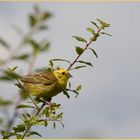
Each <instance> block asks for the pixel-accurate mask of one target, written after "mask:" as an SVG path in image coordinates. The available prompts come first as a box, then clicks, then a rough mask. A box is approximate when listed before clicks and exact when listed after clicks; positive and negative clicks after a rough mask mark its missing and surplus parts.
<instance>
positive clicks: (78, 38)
mask: <svg viewBox="0 0 140 140" xmlns="http://www.w3.org/2000/svg"><path fill="white" fill-rule="evenodd" d="M73 38H75V39H76V40H78V41H81V42H87V41H86V40H85V39H84V38H82V37H79V36H73Z"/></svg>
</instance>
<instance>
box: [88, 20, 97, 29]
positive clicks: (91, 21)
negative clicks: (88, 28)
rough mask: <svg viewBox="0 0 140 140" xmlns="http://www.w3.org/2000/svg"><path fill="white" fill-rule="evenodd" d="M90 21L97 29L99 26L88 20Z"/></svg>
mask: <svg viewBox="0 0 140 140" xmlns="http://www.w3.org/2000/svg"><path fill="white" fill-rule="evenodd" d="M90 22H91V23H92V24H93V25H95V26H96V28H97V29H99V26H98V25H97V24H96V23H95V22H93V21H90Z"/></svg>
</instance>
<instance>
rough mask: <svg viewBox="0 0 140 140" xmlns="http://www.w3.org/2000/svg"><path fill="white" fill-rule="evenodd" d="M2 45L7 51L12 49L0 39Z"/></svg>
mask: <svg viewBox="0 0 140 140" xmlns="http://www.w3.org/2000/svg"><path fill="white" fill-rule="evenodd" d="M0 44H1V45H2V46H3V47H5V48H6V49H8V50H9V49H10V45H9V44H8V43H7V42H6V41H5V40H4V39H2V38H0Z"/></svg>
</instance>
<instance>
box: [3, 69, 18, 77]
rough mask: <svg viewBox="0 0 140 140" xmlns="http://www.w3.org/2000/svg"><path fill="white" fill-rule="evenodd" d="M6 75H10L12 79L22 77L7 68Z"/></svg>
mask: <svg viewBox="0 0 140 140" xmlns="http://www.w3.org/2000/svg"><path fill="white" fill-rule="evenodd" d="M4 74H5V76H7V77H9V78H10V79H20V78H21V76H20V75H19V74H17V73H15V72H13V71H10V70H6V71H4Z"/></svg>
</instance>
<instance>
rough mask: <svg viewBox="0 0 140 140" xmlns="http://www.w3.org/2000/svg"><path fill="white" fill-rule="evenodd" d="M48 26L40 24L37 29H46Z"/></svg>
mask: <svg viewBox="0 0 140 140" xmlns="http://www.w3.org/2000/svg"><path fill="white" fill-rule="evenodd" d="M47 28H48V27H47V26H46V25H41V26H40V27H39V28H38V29H39V30H46V29H47Z"/></svg>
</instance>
